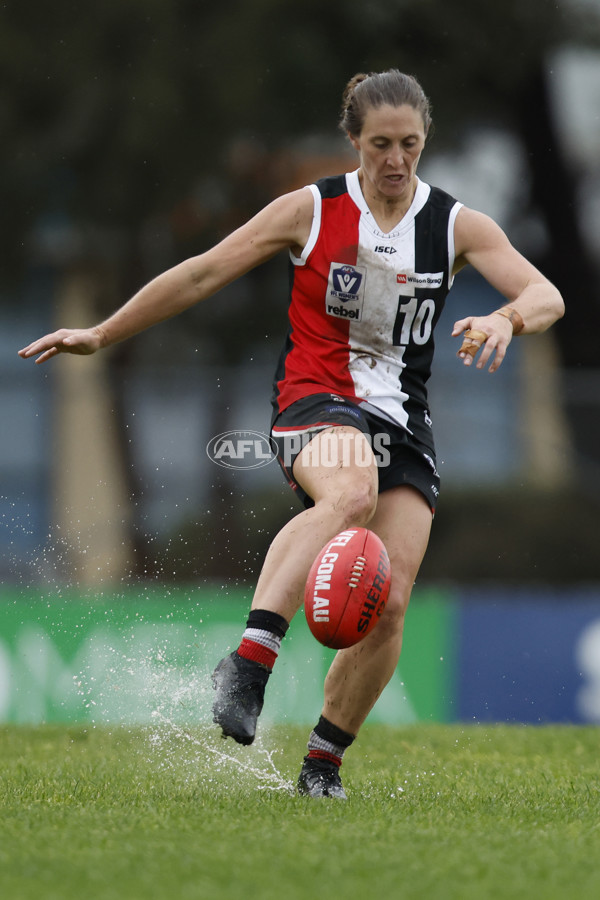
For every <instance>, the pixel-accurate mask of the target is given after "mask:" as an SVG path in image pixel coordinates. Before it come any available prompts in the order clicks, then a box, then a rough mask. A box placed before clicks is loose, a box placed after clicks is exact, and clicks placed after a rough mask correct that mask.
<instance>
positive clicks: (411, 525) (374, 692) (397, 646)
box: [323, 486, 432, 735]
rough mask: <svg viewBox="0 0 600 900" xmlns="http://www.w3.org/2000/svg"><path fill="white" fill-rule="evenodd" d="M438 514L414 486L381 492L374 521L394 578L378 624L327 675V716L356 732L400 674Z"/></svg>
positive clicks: (341, 655)
mask: <svg viewBox="0 0 600 900" xmlns="http://www.w3.org/2000/svg"><path fill="white" fill-rule="evenodd" d="M431 522H432V515H431V510H430V508H429V505H428V504H427V501H426V500H425V498H424V497H423V496H422V494H420V493H419V492H418V491H417V490H415V489H414V488H411V487H408V486H402V487H396V488H392V489H391V490H389V491H385V492H384V493H382V494H380V496H379V503H378V506H377V512H376V513H375V515H374V516H373V518H372V519H371V521H370V522H369V528H370V529H371V530H372V531H374V532H375V533H376V534H377V535H379V537H380V538H381V540H382V541H383V543H384V544H385V546H386V549H387V551H388V554H389V557H390V562H391V567H392V583H391V588H390V595H389V598H388V602H387V605H386V609H385V612H384V614H383V616H382V618H381V621H380V622H379V623H378V624H377V627H376V628H374V629H373V631H372V632H371V633H370V634H369V635H368V637H366V638H365V639H364V641H361V642H360V643H359V644H356V645H355V646H354V647H348V648H347V649H346V650H340V651H338V653H337V654H336V656H335V658H334V660H333V663H332V664H331V667H330V669H329V672H328V674H327V678H326V679H325V702H324V707H323V715H324V716H325V717H326V718H327V720H328V721H330V722H332V723H333V724H334V725H335V726H337V727H338V728H340V729H342V730H343V731H344V732H348V733H350V734H352V735H356V734H357V733H358V730H359V728H360V726H361V725H362V724H363V722H364V720H365V719H366V717H367V715H368V713H369V712H370V710H371V709H372V708H373V706H374V704H375V702H376V701H377V699H378V697H379V696H380V694H381V692H382V691H383V689H384V687H385V686H386V684H387V683H388V681H389V680H390V678H391V677H392V675H393V674H394V671H395V669H396V666H397V664H398V659H399V657H400V651H401V649H402V632H403V627H404V616H405V613H406V609H407V607H408V602H409V599H410V595H411V591H412V588H413V585H414V582H415V579H416V577H417V573H418V570H419V567H420V565H421V562H422V560H423V556H424V554H425V550H426V548H427V543H428V540H429V534H430V531H431Z"/></svg>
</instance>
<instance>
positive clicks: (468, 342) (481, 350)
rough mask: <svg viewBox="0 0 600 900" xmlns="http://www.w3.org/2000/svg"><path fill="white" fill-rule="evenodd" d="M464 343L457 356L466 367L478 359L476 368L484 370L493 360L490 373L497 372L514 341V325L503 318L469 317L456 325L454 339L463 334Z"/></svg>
mask: <svg viewBox="0 0 600 900" xmlns="http://www.w3.org/2000/svg"><path fill="white" fill-rule="evenodd" d="M463 332H464V338H463V342H462V344H461V346H460V349H459V351H458V353H457V354H456V355H457V356H458V358H459V359H462V361H463V363H464V364H465V366H470V365H471V364H472V362H473V360H474V359H475V357H478V358H477V362H476V364H475V365H476V368H478V369H483V368H484V366H485V365H486V364H487V363H488V361H490V360H491V362H490V366H489V371H490V372H495V371H496V369H498V368H499V367H500V366H501V364H502V360H503V359H504V357H505V356H506V349H507V347H508V345H509V344H510V342H511V340H512V333H513V330H512V325H511V323H510V322H509V321H508V319H506V318H504V317H503V316H497V315H489V316H467V318H466V319H459V320H458V322H455V323H454V328H453V329H452V337H458V336H459V335H461V334H463Z"/></svg>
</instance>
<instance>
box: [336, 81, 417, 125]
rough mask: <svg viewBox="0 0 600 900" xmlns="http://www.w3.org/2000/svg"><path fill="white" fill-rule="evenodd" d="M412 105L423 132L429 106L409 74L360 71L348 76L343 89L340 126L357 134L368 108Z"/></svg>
mask: <svg viewBox="0 0 600 900" xmlns="http://www.w3.org/2000/svg"><path fill="white" fill-rule="evenodd" d="M384 104H387V105H389V106H403V105H404V104H406V105H408V106H412V107H413V109H416V110H417V112H419V113H420V114H421V117H422V119H423V125H424V127H425V134H426V135H427V132H428V131H429V128H430V126H431V106H430V103H429V100H428V98H427V96H426V95H425V92H424V91H423V88H422V87H421V85H420V84H419V82H418V81H417V79H416V78H414V77H413V76H412V75H405V74H404V73H403V72H399V71H398V69H388V71H387V72H371V73H370V74H368V75H367V74H365V73H364V72H360V73H359V74H358V75H355V76H354V78H351V79H350V81H349V82H348V84H347V85H346V89H345V91H344V96H343V101H342V115H341V118H340V128H341V129H342V131H343V132H344V133H350V134H351V135H353V136H355V137H358V136H359V135H360V133H361V131H362V127H363V124H364V121H365V116H366V114H367V111H368V110H369V109H371V108H374V109H377V108H378V107H379V106H383V105H384Z"/></svg>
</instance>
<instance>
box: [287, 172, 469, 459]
mask: <svg viewBox="0 0 600 900" xmlns="http://www.w3.org/2000/svg"><path fill="white" fill-rule="evenodd" d="M309 187H310V190H311V191H312V193H313V197H314V218H313V224H312V229H311V233H310V237H309V239H308V242H307V244H306V247H305V248H304V251H303V253H302V256H301V257H295V256H293V255H291V258H290V306H289V331H288V335H287V340H286V344H285V347H284V349H283V352H282V354H281V357H280V360H279V365H278V367H277V372H276V375H275V383H274V392H273V405H274V410H275V412H276V413H277V412H281V411H282V410H284V409H285V408H286V407H288V406H289V405H290V404H291V403H294V402H295V401H296V400H299V399H300V398H301V397H305V396H307V395H309V394H315V393H332V394H337V395H340V396H341V397H345V398H347V399H350V400H353V401H354V402H356V403H358V404H360V405H367V406H368V408H370V409H371V411H372V412H375V413H377V414H378V415H380V416H382V417H383V418H387V419H391V420H392V421H393V422H396V423H398V424H400V425H401V426H403V427H404V428H406V429H407V430H408V431H410V432H411V433H413V434H414V435H415V436H416V437H418V438H420V439H421V440H424V442H425V443H426V444H431V442H432V438H431V435H430V426H431V420H430V418H429V412H428V403H427V391H426V382H427V380H428V378H429V375H430V373H431V362H432V358H433V351H434V341H433V331H434V328H435V325H436V323H437V321H438V319H439V317H440V314H441V312H442V308H443V305H444V301H445V298H446V295H447V293H448V291H449V290H450V287H451V285H452V268H453V264H454V222H455V219H456V215H457V213H458V210H459V209H460V207H461V204H460V203H458V202H457V201H456V200H454V199H453V198H452V197H450V196H449V195H448V194H446V193H445V192H444V191H441V190H439V189H438V188H434V187H431V186H430V185H428V184H425V183H424V182H422V181H420V180H419V181H418V182H417V190H416V193H415V197H414V200H413V203H412V205H411V207H410V209H409V210H408V212H407V213H406V215H405V216H404V217H403V219H402V220H401V221H400V222H399V224H398V226H397V227H396V229H395V230H394V231H392V232H390V233H389V234H384V233H383V232H382V231H381V230H380V229H379V228H378V226H377V223H376V222H375V220H374V218H373V214H372V213H371V211H370V210H369V207H368V206H367V204H366V201H365V199H364V197H363V194H362V191H361V188H360V184H359V180H358V172H357V171H355V172H351V173H349V174H346V175H336V176H332V177H329V178H323V179H321V180H320V181H318V182H317V183H316V184H313V185H310V186H309ZM428 432H429V436H427V433H428Z"/></svg>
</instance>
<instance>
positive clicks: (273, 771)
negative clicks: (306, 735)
mask: <svg viewBox="0 0 600 900" xmlns="http://www.w3.org/2000/svg"><path fill="white" fill-rule="evenodd" d="M153 715H154V718H155V719H156V720H158V722H160V724H161V725H162V726H164V727H167V728H168V729H169V730H170V731H171V733H172V734H173V735H176V736H177V737H178V738H180V739H181V740H183V741H186V742H187V743H189V744H191V745H192V746H194V747H197V748H198V749H199V750H201V752H202V753H203V754H205V753H208V754H210V755H211V757H212V758H213V760H214V761H215V762H216V763H217V766H218V767H219V768H223V767H229V768H234V769H237V770H238V771H239V772H242V773H243V774H244V775H246V776H250V777H251V778H252V779H254V780H255V781H256V787H257V789H258V790H274V791H282V792H284V793H287V794H293V793H294V783H293V782H292V781H290V780H289V779H287V778H285V777H284V776H283V775H282V774H281V772H280V771H279V769H278V768H277V766H276V765H275V762H274V760H273V757H274V755H275V753H276V752H277V751H276V750H267V749H266V748H264V747H256V748H254V753H255V754H257V755H258V756H259V757H262V760H263V765H262V766H259V765H255V764H254V763H253V762H249V761H243V760H240V759H238V758H237V757H235V756H232V755H231V754H229V753H224V752H223V751H222V750H218V749H217V748H216V747H213V746H211V745H210V743H209V741H208V740H207V739H206V738H204V739H202V738H201V737H199V736H197V735H194V734H192V733H191V732H190V731H188V730H187V729H186V728H183V727H182V726H181V725H178V724H177V723H176V722H173V721H172V720H171V719H169V718H168V717H167V716H165V715H163V713H161V712H159V711H158V710H156V711H155V712H154V714H153ZM154 739H155V740H156V735H155V736H154Z"/></svg>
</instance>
